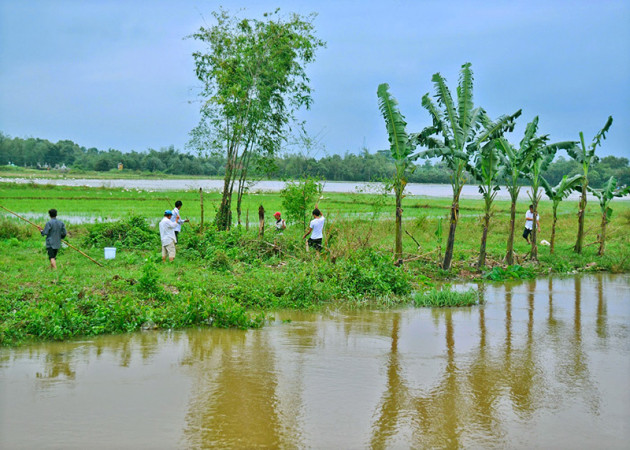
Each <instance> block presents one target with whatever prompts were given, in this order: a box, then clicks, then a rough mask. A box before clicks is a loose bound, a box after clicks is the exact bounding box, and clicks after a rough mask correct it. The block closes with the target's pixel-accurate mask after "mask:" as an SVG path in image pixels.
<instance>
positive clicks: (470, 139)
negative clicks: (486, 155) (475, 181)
mask: <svg viewBox="0 0 630 450" xmlns="http://www.w3.org/2000/svg"><path fill="white" fill-rule="evenodd" d="M431 81H432V82H433V84H434V86H435V91H436V94H435V98H436V100H437V104H436V103H434V102H433V100H431V98H430V97H429V94H428V93H427V94H425V95H424V96H423V97H422V106H423V107H424V108H425V109H427V111H429V114H430V115H431V118H432V120H433V125H432V126H430V127H427V128H425V129H424V130H423V131H422V132H421V133H419V134H418V135H416V137H417V139H418V142H419V143H420V144H422V145H425V146H426V147H428V149H429V150H427V151H425V152H423V153H422V156H423V157H424V158H435V157H439V158H441V159H442V160H443V161H444V162H445V163H446V165H447V166H448V167H449V168H450V169H451V171H452V176H451V186H452V188H453V199H452V203H451V213H450V227H449V232H448V240H447V242H446V251H445V253H444V261H443V262H442V268H443V269H445V270H448V269H449V268H450V267H451V261H452V259H453V248H454V244H455V230H456V228H457V222H458V220H459V197H460V195H461V192H462V188H463V187H464V184H465V183H466V172H465V169H466V167H467V166H468V165H469V164H470V161H471V158H472V156H473V155H474V154H476V153H477V152H478V151H479V149H480V148H481V147H482V146H483V145H484V144H485V143H486V142H488V141H490V140H492V139H495V138H498V137H500V136H501V135H502V134H503V133H504V132H506V131H511V130H512V129H514V119H516V117H518V116H519V115H520V114H521V111H520V110H519V111H517V112H516V113H514V114H512V115H510V116H501V117H499V118H498V119H497V120H496V121H494V122H493V121H492V120H490V118H489V117H488V115H487V114H486V112H485V111H484V110H483V109H482V108H480V107H477V108H475V107H474V104H473V75H472V70H471V69H470V63H466V64H464V65H463V66H462V70H461V73H460V78H459V85H458V87H457V105H456V104H455V102H454V101H453V98H452V96H451V92H450V90H449V89H448V87H447V86H446V80H445V79H444V78H443V77H442V75H440V74H439V73H436V74H434V75H433V77H432V78H431ZM434 134H435V135H441V137H442V139H440V138H437V137H433V135H434Z"/></svg>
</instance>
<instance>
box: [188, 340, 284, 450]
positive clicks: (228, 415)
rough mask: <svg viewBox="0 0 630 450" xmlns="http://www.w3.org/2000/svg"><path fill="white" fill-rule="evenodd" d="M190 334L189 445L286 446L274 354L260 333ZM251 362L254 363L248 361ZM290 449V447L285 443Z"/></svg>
mask: <svg viewBox="0 0 630 450" xmlns="http://www.w3.org/2000/svg"><path fill="white" fill-rule="evenodd" d="M225 331H227V332H222V331H219V333H213V338H212V339H208V336H207V333H199V334H195V333H191V341H190V345H189V349H190V355H189V356H187V357H186V358H185V359H184V361H183V362H182V364H183V365H188V364H191V367H192V368H193V369H194V371H195V376H196V378H197V380H196V381H195V382H194V383H193V386H194V387H193V390H192V396H191V399H190V405H189V411H188V413H187V415H186V422H187V425H186V428H185V429H184V435H185V442H186V446H187V447H194V448H202V447H223V448H225V447H232V446H238V444H239V442H240V443H243V434H244V433H246V434H247V439H246V441H247V443H248V444H251V443H255V444H254V445H257V446H263V447H279V446H282V445H286V444H287V443H286V442H283V436H282V435H281V434H280V430H281V429H282V426H281V423H280V417H279V411H278V410H277V407H278V401H277V400H278V393H277V388H278V380H277V378H276V370H275V365H274V362H275V359H276V358H275V355H274V353H273V349H272V347H271V345H270V343H269V342H267V340H266V339H264V336H265V335H264V334H263V333H246V332H243V333H240V332H238V333H235V332H233V330H225ZM252 358H254V359H255V361H252V360H251V359H252ZM288 444H289V445H291V443H288Z"/></svg>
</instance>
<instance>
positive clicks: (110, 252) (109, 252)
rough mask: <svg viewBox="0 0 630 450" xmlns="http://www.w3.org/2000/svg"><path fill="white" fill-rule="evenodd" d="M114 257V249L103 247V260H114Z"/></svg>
mask: <svg viewBox="0 0 630 450" xmlns="http://www.w3.org/2000/svg"><path fill="white" fill-rule="evenodd" d="M115 257H116V247H105V259H114V258H115Z"/></svg>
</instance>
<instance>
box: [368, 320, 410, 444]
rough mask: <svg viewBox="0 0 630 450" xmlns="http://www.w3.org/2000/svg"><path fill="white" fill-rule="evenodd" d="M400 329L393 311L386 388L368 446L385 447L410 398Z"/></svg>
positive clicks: (394, 431) (396, 427) (394, 432)
mask: <svg viewBox="0 0 630 450" xmlns="http://www.w3.org/2000/svg"><path fill="white" fill-rule="evenodd" d="M399 329H400V314H399V313H395V314H394V317H393V323H392V328H391V333H392V346H391V352H390V354H389V358H388V361H387V381H386V383H387V384H386V386H387V387H386V390H385V392H383V395H382V397H381V401H380V402H379V406H378V407H377V412H376V414H377V419H376V421H375V423H374V425H372V438H371V439H370V448H386V447H387V439H388V438H389V437H391V436H394V435H395V434H396V430H397V429H398V425H399V421H400V419H401V415H402V414H401V412H402V410H403V409H407V408H408V406H407V404H408V403H409V400H410V399H411V393H410V391H409V388H408V387H407V386H406V385H405V382H404V379H403V378H402V376H401V372H402V368H401V364H400V360H399V354H398V333H399Z"/></svg>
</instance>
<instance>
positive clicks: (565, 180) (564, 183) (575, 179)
mask: <svg viewBox="0 0 630 450" xmlns="http://www.w3.org/2000/svg"><path fill="white" fill-rule="evenodd" d="M581 181H582V175H580V174H577V175H573V176H572V177H569V176H568V175H565V176H563V177H562V180H560V183H558V184H557V185H556V186H553V187H552V186H551V185H550V184H549V182H548V181H547V180H546V179H545V178H544V177H542V178H541V179H540V182H541V183H542V187H543V189H544V190H545V194H547V197H549V200H551V201H552V202H553V223H552V225H551V247H550V248H549V253H551V254H553V251H554V249H555V242H556V222H557V221H558V206H559V205H560V202H561V201H562V200H564V199H565V198H567V197H568V196H569V194H571V192H573V191H574V190H575V189H576V186H578V185H579V184H580V183H581Z"/></svg>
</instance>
